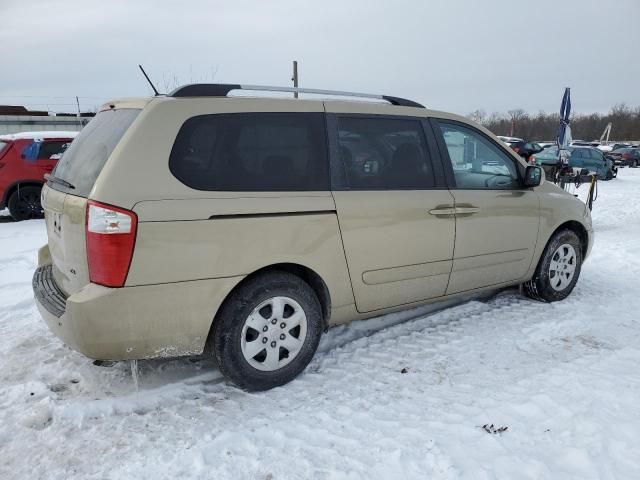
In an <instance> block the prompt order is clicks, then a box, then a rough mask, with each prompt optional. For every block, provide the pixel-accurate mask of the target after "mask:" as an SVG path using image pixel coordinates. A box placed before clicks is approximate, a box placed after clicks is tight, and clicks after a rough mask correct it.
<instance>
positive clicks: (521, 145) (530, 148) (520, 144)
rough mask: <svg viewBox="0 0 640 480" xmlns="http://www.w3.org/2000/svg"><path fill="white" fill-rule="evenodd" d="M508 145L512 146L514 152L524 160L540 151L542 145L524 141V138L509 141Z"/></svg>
mask: <svg viewBox="0 0 640 480" xmlns="http://www.w3.org/2000/svg"><path fill="white" fill-rule="evenodd" d="M508 145H509V146H510V147H511V148H512V150H513V151H514V152H516V153H517V154H518V155H520V156H521V157H522V158H524V159H525V160H526V161H529V160H530V158H531V156H532V155H534V154H536V153H538V152H541V151H542V150H544V149H543V147H542V146H541V145H539V144H537V143H535V142H526V141H524V140H519V141H517V142H510V143H508Z"/></svg>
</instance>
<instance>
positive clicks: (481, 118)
mask: <svg viewBox="0 0 640 480" xmlns="http://www.w3.org/2000/svg"><path fill="white" fill-rule="evenodd" d="M467 118H469V119H471V120H473V121H474V122H476V123H479V124H481V125H482V124H484V123H485V122H486V120H487V112H485V111H484V110H475V111H473V112H471V113H470V114H469V115H467Z"/></svg>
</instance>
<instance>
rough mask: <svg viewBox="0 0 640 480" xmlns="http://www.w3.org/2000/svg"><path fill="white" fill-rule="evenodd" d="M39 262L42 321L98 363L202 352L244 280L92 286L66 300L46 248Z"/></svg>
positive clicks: (37, 285) (38, 298)
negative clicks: (222, 309)
mask: <svg viewBox="0 0 640 480" xmlns="http://www.w3.org/2000/svg"><path fill="white" fill-rule="evenodd" d="M44 249H46V251H43V250H44ZM39 258H40V259H44V261H45V263H41V264H40V265H39V266H38V268H37V270H36V272H35V273H34V276H33V291H34V297H35V302H36V305H37V307H38V310H39V311H40V314H41V315H42V318H43V319H44V320H45V322H46V323H47V325H48V327H49V329H50V330H51V331H52V332H53V333H54V334H55V335H56V336H57V337H58V338H60V339H61V340H62V341H63V342H64V343H65V344H67V345H68V346H69V347H71V348H73V349H74V350H76V351H78V352H80V353H82V354H84V355H86V356H87V357H89V358H93V359H98V360H132V359H143V358H158V357H176V356H181V355H197V354H200V353H202V351H203V350H204V347H205V343H206V340H207V336H208V334H209V330H210V328H211V324H212V322H213V318H214V316H215V314H216V311H217V309H218V307H219V305H220V304H221V303H222V301H223V300H224V298H225V297H226V296H227V294H228V293H229V292H230V291H231V289H232V288H233V287H234V286H235V285H236V284H237V283H238V282H239V281H240V280H241V279H242V278H243V277H229V278H220V279H206V280H197V281H192V282H179V283H168V284H159V285H143V286H135V287H123V288H108V287H104V286H102V285H97V284H94V283H89V284H88V285H85V287H83V288H82V289H81V290H80V291H78V292H76V293H74V294H72V295H70V296H69V297H68V298H67V297H65V295H64V293H63V292H62V291H61V290H60V288H59V287H58V286H57V285H56V283H55V281H54V280H53V275H52V265H51V263H50V256H49V255H48V246H45V247H43V248H42V249H41V251H40V252H39ZM47 260H49V263H46V261H47Z"/></svg>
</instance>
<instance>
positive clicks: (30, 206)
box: [7, 186, 44, 222]
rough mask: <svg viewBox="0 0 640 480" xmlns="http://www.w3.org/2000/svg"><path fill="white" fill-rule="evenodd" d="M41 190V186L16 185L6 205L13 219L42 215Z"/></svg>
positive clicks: (27, 218)
mask: <svg viewBox="0 0 640 480" xmlns="http://www.w3.org/2000/svg"><path fill="white" fill-rule="evenodd" d="M41 190H42V189H41V187H36V186H27V187H18V189H17V190H16V191H15V192H13V193H12V194H11V196H10V197H9V201H8V202H7V207H9V213H10V214H11V216H12V217H13V219H14V220H15V221H17V222H19V221H21V220H29V219H32V218H42V217H44V212H43V210H42V205H40V191H41Z"/></svg>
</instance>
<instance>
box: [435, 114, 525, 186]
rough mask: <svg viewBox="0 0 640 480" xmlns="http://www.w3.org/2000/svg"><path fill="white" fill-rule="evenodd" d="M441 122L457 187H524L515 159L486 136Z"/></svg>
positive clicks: (463, 127) (439, 121)
mask: <svg viewBox="0 0 640 480" xmlns="http://www.w3.org/2000/svg"><path fill="white" fill-rule="evenodd" d="M438 124H439V126H440V130H441V132H442V136H443V137H444V143H445V145H446V147H447V151H448V153H449V159H450V160H451V166H452V167H453V174H454V177H455V181H456V188H459V189H471V190H504V189H516V188H521V184H520V179H519V176H518V168H517V166H516V161H515V160H514V159H513V158H511V157H510V156H509V155H508V154H507V153H506V152H503V151H502V150H501V149H500V148H499V147H498V146H497V145H495V144H494V143H493V142H491V141H490V140H489V139H488V138H487V137H486V136H484V135H483V134H482V133H480V132H478V131H476V130H474V129H472V128H468V127H465V126H463V125H460V124H458V123H453V122H451V123H450V122H447V121H443V120H438Z"/></svg>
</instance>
